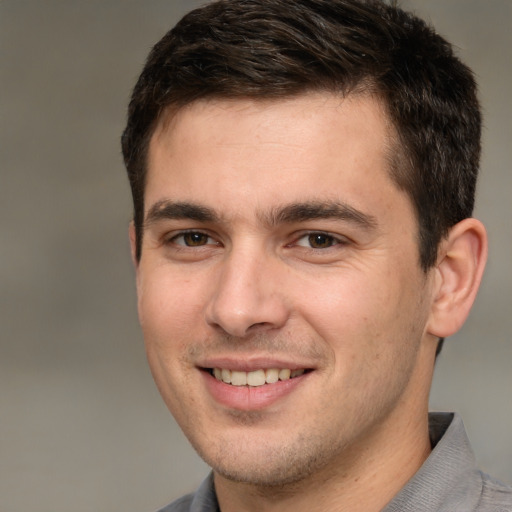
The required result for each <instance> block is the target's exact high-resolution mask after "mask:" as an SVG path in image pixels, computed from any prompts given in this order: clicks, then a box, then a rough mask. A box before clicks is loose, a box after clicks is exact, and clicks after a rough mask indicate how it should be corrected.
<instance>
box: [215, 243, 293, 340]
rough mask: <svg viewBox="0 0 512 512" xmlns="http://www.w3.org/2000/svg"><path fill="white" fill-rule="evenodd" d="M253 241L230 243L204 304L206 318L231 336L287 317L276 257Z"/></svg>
mask: <svg viewBox="0 0 512 512" xmlns="http://www.w3.org/2000/svg"><path fill="white" fill-rule="evenodd" d="M256 245H257V244H254V243H252V244H245V245H243V246H240V247H237V246H233V248H232V249H231V250H230V251H229V252H228V253H227V254H226V256H225V258H224V260H223V261H222V263H221V268H220V269H219V271H218V278H217V286H216V289H215V290H214V292H213V294H212V297H211V299H210V301H209V304H208V306H207V311H206V316H207V322H208V323H209V324H210V325H212V326H215V327H217V328H220V329H222V330H223V331H224V332H226V333H227V334H229V335H231V336H236V337H244V336H247V335H249V334H251V333H254V332H256V331H260V330H265V329H275V328H279V327H281V326H282V325H283V324H284V323H286V319H287V317H288V311H287V307H286V304H285V301H284V300H283V296H282V294H281V292H280V291H279V287H280V278H279V274H280V269H279V261H278V260H277V258H275V257H273V256H272V255H269V254H268V253H266V252H265V250H264V249H261V248H257V247H256Z"/></svg>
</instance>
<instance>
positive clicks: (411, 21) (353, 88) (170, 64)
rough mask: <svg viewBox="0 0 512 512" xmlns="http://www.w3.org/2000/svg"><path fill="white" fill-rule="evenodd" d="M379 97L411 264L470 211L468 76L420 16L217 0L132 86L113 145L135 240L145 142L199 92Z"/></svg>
mask: <svg viewBox="0 0 512 512" xmlns="http://www.w3.org/2000/svg"><path fill="white" fill-rule="evenodd" d="M315 91H325V92H333V93H336V94H339V95H341V96H347V95H350V94H357V95H360V94H367V95H371V96H375V97H378V98H379V99H380V100H381V101H382V103H383V105H384V106H385V108H386V109H387V114H388V116H389V120H390V123H391V125H392V127H393V129H394V134H395V137H394V139H393V141H392V147H391V148H390V175H391V178H392V179H393V181H394V182H395V183H396V184H397V186H398V187H399V188H401V189H403V190H404V191H405V192H406V193H407V194H408V195H409V197H410V199H411V201H412V203H413V205H414V208H415V211H416V215H417V219H418V223H419V232H418V244H419V254H420V263H421V265H422V267H423V268H424V269H425V270H426V269H428V268H430V267H431V266H432V265H433V264H434V263H435V261H436V257H437V248H438V245H439V242H440V241H441V240H442V238H443V237H444V236H445V235H446V233H447V231H448V229H449V228H450V227H451V226H453V225H454V224H456V223H457V222H459V221H460V220H462V219H464V218H466V217H469V216H470V215H471V212H472V209H473V204H474V193H475V184H476V178H477V171H478V166H479V156H480V125H481V119H480V110H479V105H478V100H477V96H476V86H475V82H474V79H473V75H472V73H471V71H470V70H469V69H468V68H467V67H466V66H465V65H464V64H463V63H461V62H460V60H459V59H458V58H457V57H456V56H455V55H454V52H453V49H452V47H451V45H450V44H449V43H447V42H446V41H445V40H444V39H443V38H442V37H441V36H439V35H438V34H436V33H435V31H434V30H433V29H432V28H430V27H429V26H427V25H426V24H425V22H424V21H422V20H420V19H418V18H416V17H414V16H413V15H411V14H408V13H405V12H404V11H402V10H400V9H399V8H396V7H392V6H389V5H386V4H385V3H384V2H381V1H374V0H366V1H364V0H363V1H353V0H337V1H331V0H329V1H328V0H297V1H290V0H249V1H247V0H244V1H243V0H225V1H223V0H221V1H218V2H213V3H211V4H208V5H206V6H205V7H203V8H200V9H197V10H195V11H192V12H191V13H189V14H188V15H186V16H185V17H184V18H183V19H182V20H181V21H180V22H179V23H178V24H177V25H176V27H175V28H173V29H172V30H170V31H169V32H168V33H167V34H166V35H165V36H164V37H163V38H162V39H161V40H160V41H159V42H158V43H157V44H156V45H155V47H154V48H153V50H152V51H151V53H150V55H149V57H148V60H147V62H146V65H145V68H144V70H143V72H142V74H141V76H140V78H139V80H138V82H137V84H136V86H135V88H134V91H133V95H132V99H131V102H130V106H129V114H128V123H127V126H126V129H125V131H124V134H123V137H122V148H123V155H124V159H125V164H126V168H127V170H128V176H129V180H130V184H131V190H132V195H133V203H134V223H135V229H136V234H137V258H140V253H141V247H142V237H143V230H142V222H143V212H144V190H145V182H146V173H147V153H148V144H149V141H150V139H151V136H152V134H153V133H154V130H155V128H156V126H157V125H158V122H159V121H160V120H161V119H162V117H163V116H169V115H171V116H172V115H173V114H175V113H176V112H178V111H179V110H180V109H181V108H183V107H184V106H186V105H188V104H190V103H192V102H194V101H197V100H199V99H205V98H224V99H227V98H232V99H235V98H253V99H263V100H268V99H272V98H274V99H279V98H289V97H293V96H297V95H300V94H302V93H306V92H315Z"/></svg>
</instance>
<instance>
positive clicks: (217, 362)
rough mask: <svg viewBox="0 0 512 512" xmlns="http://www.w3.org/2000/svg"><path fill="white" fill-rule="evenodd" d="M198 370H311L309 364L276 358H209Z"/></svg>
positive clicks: (201, 363)
mask: <svg viewBox="0 0 512 512" xmlns="http://www.w3.org/2000/svg"><path fill="white" fill-rule="evenodd" d="M197 366H198V367H199V368H223V369H226V370H232V371H233V370H234V371H240V372H252V371H255V370H268V369H271V368H277V369H285V368H286V369H290V370H302V369H308V370H310V369H313V366H312V365H311V364H310V363H306V362H299V361H291V360H289V359H286V358H276V357H249V356H248V357H241V356H240V355H238V356H237V357H211V358H207V359H205V360H204V361H201V362H200V363H199V364H197Z"/></svg>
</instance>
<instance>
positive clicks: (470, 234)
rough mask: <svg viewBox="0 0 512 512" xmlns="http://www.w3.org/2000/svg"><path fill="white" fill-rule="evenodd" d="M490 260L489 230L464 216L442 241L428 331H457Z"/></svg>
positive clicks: (446, 333)
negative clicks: (487, 232)
mask: <svg viewBox="0 0 512 512" xmlns="http://www.w3.org/2000/svg"><path fill="white" fill-rule="evenodd" d="M486 261H487V234H486V232H485V228H484V226H483V224H482V223H481V222H480V221H478V220H476V219H464V220H463V221H461V222H459V223H458V224H456V225H455V226H453V227H452V228H451V229H450V232H449V234H448V237H447V238H446V239H445V240H444V241H443V242H442V243H441V246H440V250H439V256H438V262H437V266H436V269H435V274H436V275H435V280H434V290H433V292H434V295H433V297H434V300H433V303H432V308H431V314H430V318H429V322H428V325H427V331H428V332H429V333H430V334H433V335H434V336H437V337H439V338H445V337H447V336H451V335H452V334H454V333H456V332H457V331H458V330H459V329H460V328H461V327H462V324H463V323H464V322H465V320H466V318H467V316H468V314H469V311H470V309H471V306H472V305H473V302H474V300H475V297H476V293H477V291H478V288H479V286H480V281H481V279H482V275H483V272H484V268H485V262H486Z"/></svg>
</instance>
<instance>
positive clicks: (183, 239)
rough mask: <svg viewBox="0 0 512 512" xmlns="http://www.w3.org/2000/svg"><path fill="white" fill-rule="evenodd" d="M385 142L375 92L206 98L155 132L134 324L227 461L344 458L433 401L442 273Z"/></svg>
mask: <svg viewBox="0 0 512 512" xmlns="http://www.w3.org/2000/svg"><path fill="white" fill-rule="evenodd" d="M390 139H391V137H390V131H389V127H388V123H387V121H386V117H385V114H384V112H383V109H382V108H381V105H380V104H379V102H378V101H377V100H374V99H372V98H368V97H349V98H347V99H341V98H339V97H336V96H332V95H329V94H308V95H304V96H300V97H296V98H293V99H289V100H286V101H279V102H258V101H256V102H253V101H249V100H236V101H217V100H216V101H213V100H212V101H201V102H196V103H194V104H192V105H190V106H189V107H187V108H185V109H183V110H181V111H180V112H179V113H178V114H177V115H176V116H175V117H173V118H172V119H171V120H167V121H166V122H163V123H161V125H160V126H159V127H158V128H157V130H156V132H155V134H154V136H153V138H152V140H151V144H150V149H149V162H148V179H147V189H146V192H145V204H146V207H145V219H146V223H145V227H144V238H143V245H142V257H141V260H140V263H139V264H138V265H137V287H138V298H139V315H140V321H141V325H142V328H143V333H144V338H145V343H146V349H147V355H148V359H149V363H150V366H151V370H152V373H153V376H154V378H155V381H156V383H157V385H158V388H159V390H160V392H161V394H162V396H163V398H164V400H165V402H166V404H167V406H168V407H169V409H170V411H171V412H172V414H173V415H174V416H175V418H176V420H177V421H178V423H179V424H180V426H181V428H182V429H183V431H184V432H185V434H186V435H187V437H188V438H189V440H190V442H191V443H192V445H193V446H194V447H195V448H196V449H197V451H198V452H199V453H200V455H201V456H202V457H203V458H204V459H205V460H206V461H207V463H209V464H210V465H211V466H212V467H213V468H214V470H215V471H216V472H217V474H219V475H223V476H224V477H227V478H230V479H235V480H237V481H244V482H249V483H255V484H268V483H272V484H277V483H286V482H292V481H298V480H300V479H303V478H304V477H305V476H307V475H308V474H310V473H311V472H313V471H315V472H317V473H318V472H320V473H321V472H322V471H324V470H325V471H327V470H328V469H329V470H331V471H332V468H334V467H336V468H338V470H342V469H343V470H347V469H348V468H349V467H350V466H351V465H352V466H353V465H354V464H357V463H358V462H357V460H358V458H359V459H360V458H361V456H362V454H366V455H365V456H366V457H370V456H371V454H372V453H374V452H375V451H376V450H391V449H392V442H391V441H390V440H391V439H392V435H391V432H393V431H396V430H397V425H402V424H403V425H405V424H410V423H412V422H414V421H415V419H417V416H419V415H423V414H426V402H427V396H428V388H429V385H430V378H431V368H430V366H431V364H432V360H433V356H432V357H430V356H428V357H427V356H426V351H427V349H426V348H425V347H426V346H427V342H426V340H427V338H428V337H429V335H428V334H427V332H426V331H427V329H426V325H427V323H428V318H429V309H430V303H431V289H432V286H431V278H430V277H429V275H428V274H427V275H425V273H424V272H423V271H422V270H421V269H420V266H419V254H418V245H417V232H418V229H417V222H416V218H415V215H414V212H413V208H412V206H411V203H410V201H409V199H408V198H407V196H406V195H405V194H404V193H403V192H402V191H400V190H398V189H397V188H396V186H395V185H394V184H393V182H392V181H391V179H390V177H389V173H388V152H389V150H390V147H391V142H390ZM430 341H431V340H430ZM430 346H431V347H434V348H435V345H434V344H433V343H431V345H430ZM430 352H432V350H431V351H430ZM430 352H429V354H430Z"/></svg>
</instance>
